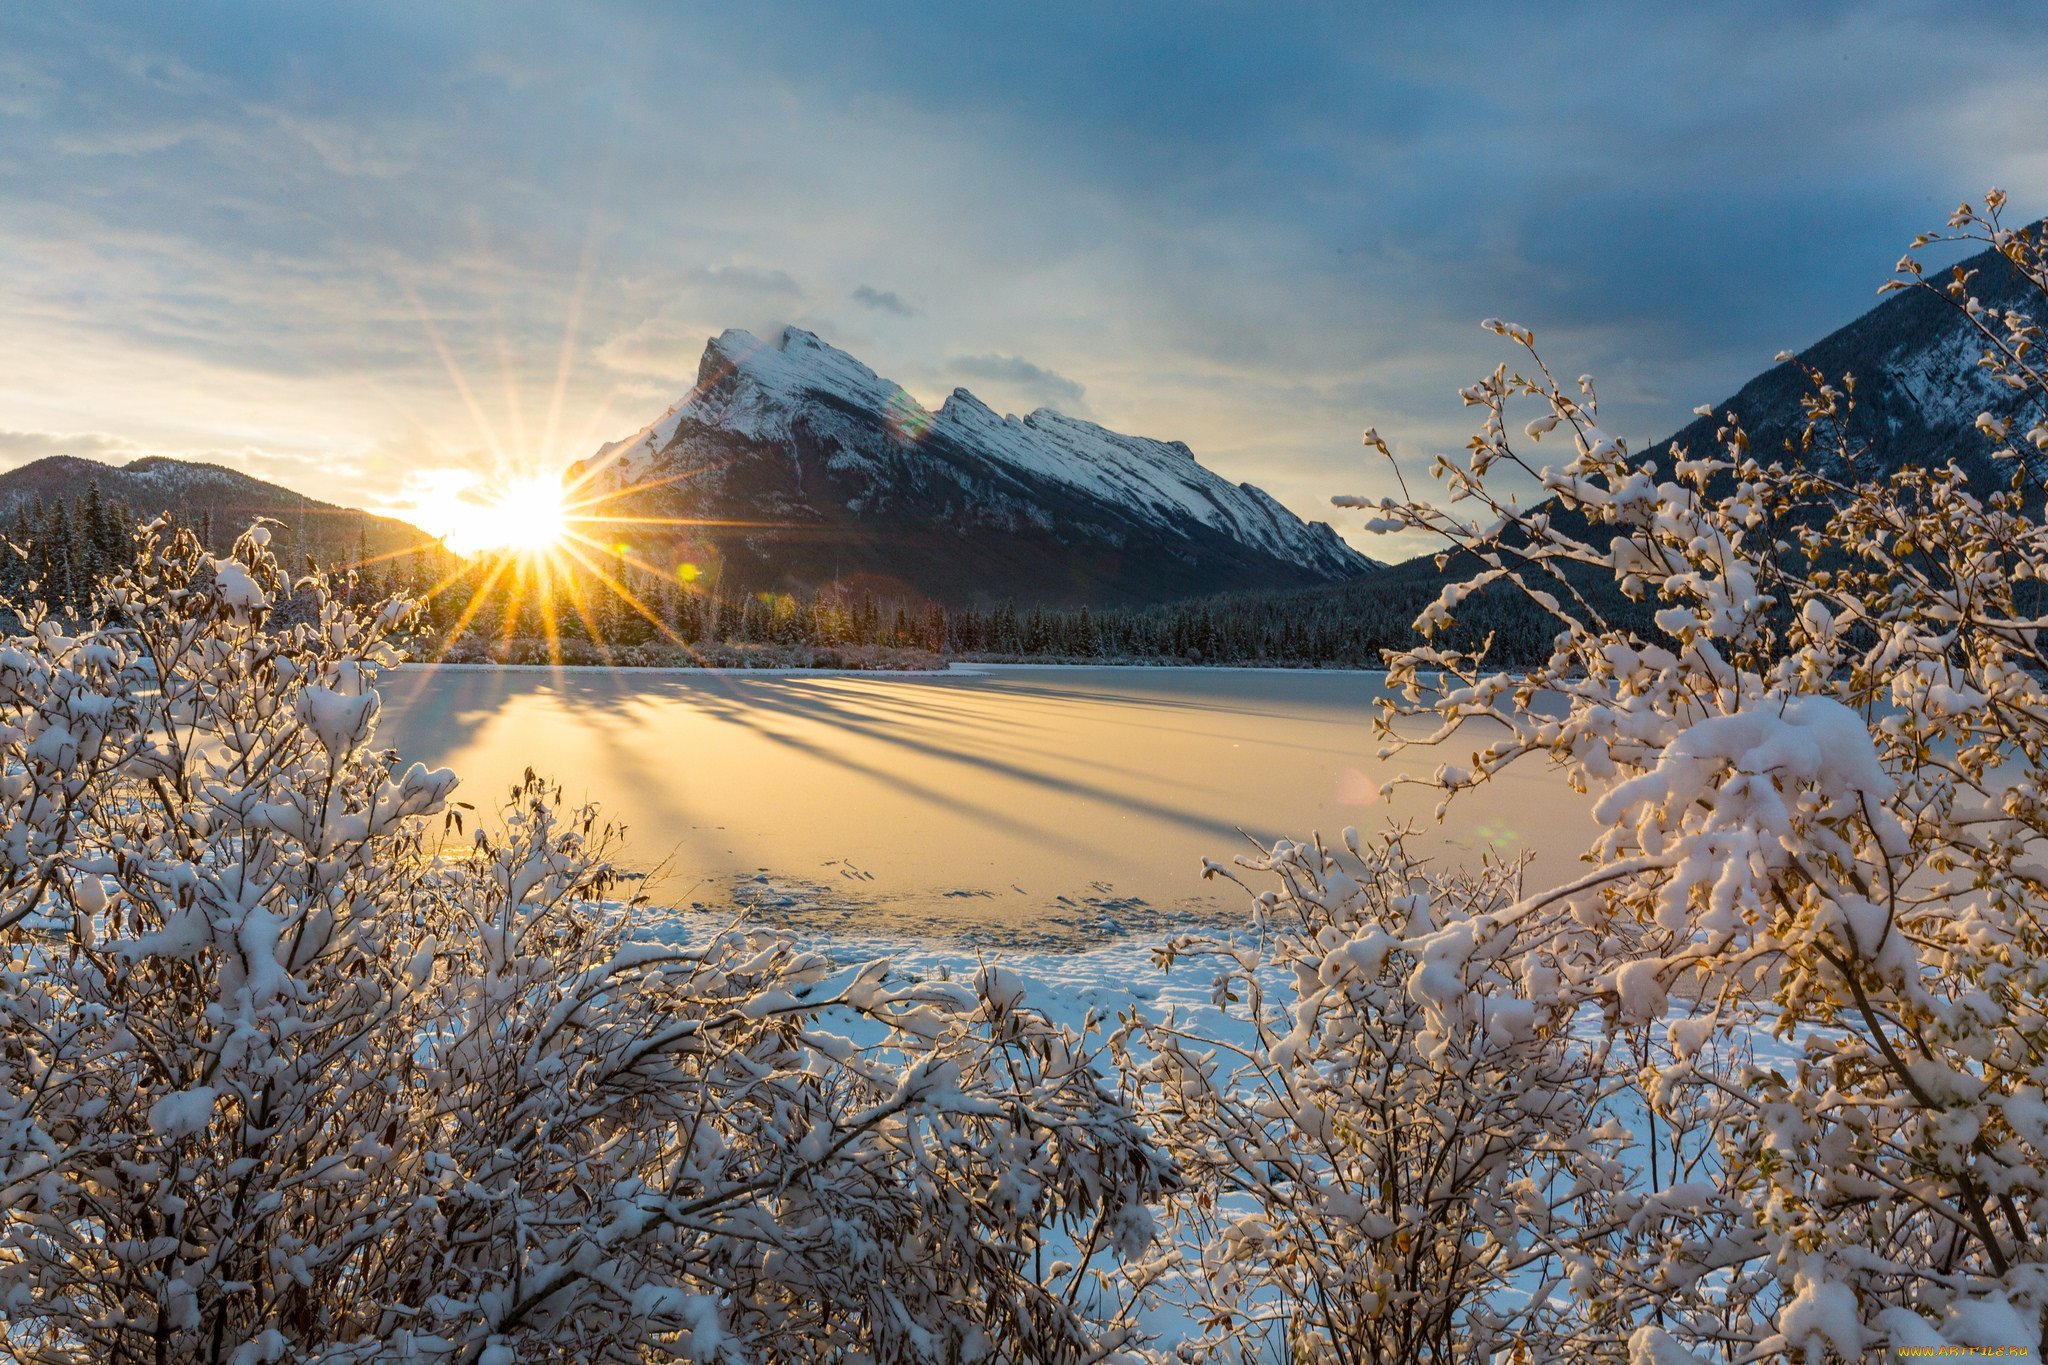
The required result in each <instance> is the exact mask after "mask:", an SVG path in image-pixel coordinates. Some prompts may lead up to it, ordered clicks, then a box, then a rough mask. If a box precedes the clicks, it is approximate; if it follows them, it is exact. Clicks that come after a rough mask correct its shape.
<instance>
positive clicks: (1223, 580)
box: [583, 327, 1374, 601]
mask: <svg viewBox="0 0 2048 1365" xmlns="http://www.w3.org/2000/svg"><path fill="white" fill-rule="evenodd" d="M583 477H584V478H585V479H586V481H588V482H591V483H593V484H595V485H596V486H598V487H599V488H609V489H616V490H630V489H636V488H642V487H645V486H648V485H650V484H651V485H657V486H661V487H664V488H666V489H668V490H670V492H669V494H668V495H667V497H666V498H665V499H664V500H665V501H666V502H667V503H668V504H669V506H668V507H667V508H666V509H665V510H668V511H672V512H673V511H681V510H689V511H693V512H695V513H696V514H697V515H698V516H700V517H702V516H705V515H707V514H709V513H712V512H714V511H715V512H716V514H717V515H719V516H724V517H730V518H736V519H744V518H746V517H748V516H750V515H751V516H755V517H760V516H764V515H765V516H775V517H784V518H790V519H793V520H795V521H799V522H808V523H812V524H815V525H819V526H824V525H833V526H836V527H838V528H839V531H838V533H837V536H836V538H837V541H838V542H839V543H842V544H845V543H850V542H853V541H857V540H859V539H860V536H859V534H858V531H857V530H856V529H855V527H858V526H864V527H866V528H867V529H868V530H870V531H879V529H880V528H881V527H883V526H885V525H887V526H890V527H892V528H894V530H895V531H896V532H898V533H900V534H901V535H905V536H908V537H909V538H910V539H912V540H918V541H923V542H929V541H930V540H931V539H932V538H933V537H934V536H938V535H941V534H946V533H950V535H951V540H952V544H951V545H950V546H949V548H948V549H947V551H946V553H947V554H948V555H950V556H951V559H952V561H953V569H954V570H956V571H957V572H956V573H954V574H953V575H952V576H953V577H956V578H958V579H959V580H960V581H959V582H958V583H957V584H955V585H954V587H956V588H958V589H961V590H964V591H966V592H967V593H968V594H970V595H978V596H984V597H985V596H990V595H1001V592H1002V589H1003V586H1004V582H1005V581H1006V576H1007V580H1008V581H1016V582H1017V583H1018V587H1019V589H1020V590H1021V589H1022V588H1023V586H1024V585H1025V584H1028V583H1033V582H1034V581H1035V582H1036V584H1037V585H1038V588H1043V589H1045V590H1046V591H1050V592H1051V593H1052V597H1053V598H1058V599H1060V600H1088V599H1089V598H1090V597H1091V596H1100V597H1102V598H1103V599H1104V600H1125V601H1129V600H1146V599H1151V600H1163V598H1164V597H1166V596H1175V595H1179V596H1185V595H1190V594H1193V593H1199V592H1203V591H1216V590H1221V589H1224V588H1229V587H1239V586H1261V587H1268V586H1300V585H1303V584H1307V583H1313V582H1329V581H1335V580H1338V579H1343V578H1349V577H1354V576H1356V575H1358V574H1360V573H1363V572H1366V571H1368V570H1370V569H1371V568H1373V567H1374V565H1373V563H1372V561H1370V560H1368V559H1366V558H1365V557H1364V556H1362V555H1360V554H1358V553H1357V552H1356V551H1354V550H1352V549H1351V548H1350V547H1349V546H1348V545H1346V544H1345V543H1344V542H1343V541H1342V540H1341V539H1340V538H1338V536H1337V535H1336V533H1335V532H1334V531H1332V530H1331V529H1330V528H1329V527H1328V526H1326V525H1323V524H1321V523H1305V522H1303V521H1302V520H1301V519H1300V518H1298V517H1296V516H1295V515H1294V514H1293V513H1291V512H1289V511H1288V510H1287V509H1286V508H1285V507H1283V506H1281V505H1280V504H1279V503H1278V502H1277V501H1275V500H1274V499H1273V498H1272V497H1271V496H1269V495H1268V494H1266V493H1265V492H1264V491H1262V490H1260V489H1258V488H1255V487H1253V486H1252V485H1250V484H1232V483H1230V482H1229V481H1228V480H1226V479H1223V478H1221V477H1219V476H1218V475H1216V474H1215V473H1213V472H1211V471H1210V470H1207V469H1205V468H1203V467H1202V466H1201V465H1200V464H1199V463H1198V462H1197V461H1196V460H1195V457H1194V454H1193V452H1192V451H1190V450H1189V449H1188V447H1187V446H1186V445H1185V444H1183V443H1181V442H1178V441H1157V440H1151V439H1148V438H1145V437H1137V436H1126V435H1123V434H1121V433H1118V432H1114V431H1111V430H1109V429H1107V428H1105V427H1102V426H1100V425H1097V424H1096V423H1093V422H1086V421H1082V420H1079V419H1077V418H1072V417H1067V416H1065V415H1063V414H1061V413H1058V412H1055V411H1053V410H1051V409H1049V408H1041V409H1039V410H1038V411H1036V412H1033V413H1031V414H1030V415H1029V416H1027V417H1015V416H1002V415H999V414H997V413H996V412H995V411H994V410H993V409H991V408H989V407H988V406H987V405H986V404H984V403H983V402H981V401H980V400H979V399H977V398H976V397H975V396H974V395H973V394H971V393H969V392H968V391H967V390H965V389H956V390H955V391H954V392H953V394H952V396H951V397H949V398H948V399H947V400H946V401H945V403H943V404H942V405H941V406H940V407H939V409H938V411H937V412H932V411H930V410H929V409H927V408H925V407H924V406H923V405H922V404H920V403H918V402H917V400H915V399H914V398H912V397H911V396H910V395H909V394H908V393H906V392H905V391H904V390H903V389H902V387H901V386H899V385H897V384H896V383H894V382H893V381H891V380H889V379H886V378H883V377H882V376H880V375H877V374H876V373H875V372H874V371H873V370H871V369H869V368H868V367H867V366H866V365H864V364H862V363H861V362H860V361H859V360H857V359H855V358H854V357H853V356H851V355H848V354H847V353H846V352H844V351H841V350H839V349H837V348H836V347H833V346H831V345H829V344H827V343H826V342H824V341H823V340H821V339H819V338H818V337H817V336H816V335H815V334H813V333H810V332H807V331H804V330H802V329H801V328H795V327H791V328H786V329H785V330H784V331H783V332H782V334H781V335H780V336H779V337H778V338H777V339H776V340H775V342H774V343H773V344H769V343H766V342H763V341H761V340H760V339H759V338H757V337H755V336H753V335H751V334H750V333H747V332H743V331H727V332H725V333H723V334H722V335H720V336H718V337H716V338H714V339H713V340H712V341H711V342H710V343H709V345H707V346H706V348H705V351H704V357H703V360H702V362H701V363H700V365H699V369H698V377H697V383H696V385H695V386H694V387H693V388H692V390H691V391H690V393H689V394H688V395H687V396H686V397H685V398H684V399H683V400H682V401H681V402H679V403H677V404H675V405H674V406H672V407H671V408H670V409H669V410H668V411H667V412H665V413H664V414H663V415H662V416H661V417H660V418H658V419H657V420H655V421H654V422H652V423H650V424H648V425H647V426H646V427H644V428H642V429H641V430H640V431H639V432H636V433H635V434H634V435H632V436H630V437H627V438H626V439H625V440H622V441H618V442H614V443H612V444H610V445H607V446H605V447H603V448H602V449H601V450H600V451H599V452H598V454H597V456H596V458H595V459H593V460H592V461H591V462H590V463H589V465H587V466H585V472H584V474H583ZM640 510H642V511H643V512H644V511H646V510H648V509H646V508H642V509H640ZM849 523H851V525H850V524H849ZM969 532H971V534H968V533H969ZM998 536H1007V537H1010V538H1011V539H1012V540H1013V541H1014V542H1015V543H1013V544H1012V545H1009V546H1007V547H1005V546H1002V545H998V544H996V543H995V542H994V541H993V540H992V539H991V538H992V537H998ZM757 539H760V538H758V537H757ZM813 539H817V537H815V536H814V537H813ZM1047 540H1049V541H1051V542H1053V543H1054V544H1053V545H1047V544H1044V543H1038V542H1044V541H1047ZM1027 541H1030V542H1034V543H1033V544H1032V546H1031V547H1030V548H1029V550H1027V549H1026V547H1025V542H1027ZM1055 546H1064V547H1066V548H1067V550H1068V551H1070V552H1073V551H1078V552H1082V553H1083V554H1084V556H1085V555H1086V554H1088V553H1096V552H1102V551H1113V552H1114V554H1115V555H1116V556H1117V559H1118V562H1117V563H1116V564H1115V565H1107V564H1106V563H1105V564H1103V565H1100V566H1097V567H1094V568H1090V567H1087V566H1085V565H1084V566H1081V567H1079V568H1075V569H1074V571H1073V572H1068V573H1064V574H1063V573H1060V572H1055V570H1057V569H1058V568H1059V566H1058V565H1056V564H1050V563H1036V564H1032V565H1031V567H1033V568H1038V569H1041V570H1042V571H1041V572H1039V573H1037V574H1036V575H1033V574H1030V573H1024V572H1023V570H1024V567H1025V565H1026V564H1027V563H1028V562H1030V561H1033V560H1039V561H1043V560H1044V559H1045V558H1046V557H1047V556H1048V555H1055V554H1056V550H1055ZM754 549H755V550H757V551H758V552H759V553H758V554H757V558H760V559H762V560H763V561H764V565H765V561H766V560H767V559H770V558H772V557H773V555H772V553H771V552H770V551H769V550H768V549H767V548H766V547H763V546H760V545H756V546H755V547H754ZM846 553H853V555H854V557H855V558H857V559H861V560H863V561H872V562H864V563H863V565H862V567H864V568H866V569H868V570H871V571H880V572H884V573H888V574H890V575H892V576H895V577H899V578H910V579H916V578H917V577H918V576H919V575H918V574H904V573H898V572H897V569H898V568H899V567H900V565H898V564H897V563H896V559H897V558H899V557H900V556H892V555H891V554H890V553H889V552H888V551H887V550H886V548H885V547H882V546H879V545H867V546H862V547H859V548H858V551H857V552H855V551H848V552H846ZM846 553H842V554H841V555H840V556H839V560H840V562H841V563H842V564H843V561H844V560H845V559H846ZM902 553H903V554H908V555H910V556H912V557H913V558H917V557H919V556H922V557H923V558H922V560H920V565H919V567H920V573H921V574H922V576H923V577H924V578H926V579H929V580H932V581H934V582H936V581H938V579H940V578H944V577H947V575H945V574H938V573H936V570H935V567H934V565H933V564H929V563H924V562H923V560H930V559H932V557H933V555H934V554H935V553H936V551H935V550H934V549H933V547H932V546H931V545H929V544H928V543H927V544H925V545H924V546H923V548H922V549H919V548H915V547H912V548H906V549H904V550H903V552H902ZM799 557H800V558H801V555H800V556H799ZM1068 567H1069V568H1073V566H1072V565H1069V566H1068ZM1077 573H1078V574H1079V576H1080V577H1079V579H1076V577H1075V574H1077ZM1020 574H1021V575H1022V576H1021V579H1020ZM756 576H757V577H758V576H759V575H758V574H757V575H756ZM1082 580H1087V581H1082ZM1094 580H1102V581H1094ZM1097 589H1100V591H1099V592H1098V591H1096V590H1097ZM927 590H928V589H927ZM1034 590H1036V589H1034ZM934 595H935V596H943V595H944V594H939V593H934ZM953 595H954V596H959V595H960V592H958V591H956V592H954V593H953ZM1048 600H1051V598H1048Z"/></svg>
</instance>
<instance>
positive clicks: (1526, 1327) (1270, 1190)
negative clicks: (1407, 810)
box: [1119, 830, 1629, 1365]
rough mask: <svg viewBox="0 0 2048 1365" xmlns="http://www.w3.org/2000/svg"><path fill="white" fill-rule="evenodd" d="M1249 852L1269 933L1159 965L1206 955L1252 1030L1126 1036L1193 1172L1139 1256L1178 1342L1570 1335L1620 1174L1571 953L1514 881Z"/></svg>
mask: <svg viewBox="0 0 2048 1365" xmlns="http://www.w3.org/2000/svg"><path fill="white" fill-rule="evenodd" d="M1240 861H1241V862H1242V864H1243V866H1244V867H1245V868H1246V869H1248V872H1249V874H1250V875H1251V876H1252V877H1253V878H1254V879H1255V880H1254V881H1252V882H1247V883H1246V885H1247V889H1253V890H1254V891H1255V895H1256V900H1255V906H1256V923H1255V926H1254V928H1255V930H1256V933H1257V935H1258V940H1257V944H1255V943H1248V942H1247V941H1246V940H1245V939H1243V938H1241V937H1239V938H1232V939H1222V940H1215V939H1209V940H1205V939H1202V938H1198V937H1186V938H1180V939H1176V940H1174V941H1172V942H1170V943H1169V944H1167V945H1166V946H1165V947H1164V948H1162V949H1161V951H1160V955H1159V956H1160V959H1161V962H1162V965H1165V966H1168V967H1172V966H1174V965H1175V964H1176V963H1178V962H1180V961H1182V960H1190V961H1193V962H1195V963H1199V962H1201V961H1204V960H1208V961H1212V962H1215V963H1216V964H1217V965H1218V970H1217V972H1216V976H1215V991H1216V1003H1217V1004H1218V1005H1219V1006H1220V1007H1221V1008H1222V1009H1224V1011H1225V1012H1226V1013H1241V1015H1242V1018H1243V1019H1244V1020H1245V1021H1246V1025H1247V1027H1246V1029H1245V1030H1243V1031H1242V1032H1241V1033H1240V1035H1239V1036H1237V1037H1234V1038H1227V1037H1217V1036H1213V1035H1214V1034H1215V1033H1216V1032H1217V1031H1216V1030H1213V1029H1211V1028H1198V1027H1191V1026H1190V1025H1189V1023H1187V1022H1185V1021H1181V1020H1176V1019H1174V1018H1170V1017H1169V1018H1168V1019H1166V1020H1164V1021H1162V1022H1159V1023H1156V1024H1153V1025H1150V1026H1146V1027H1141V1028H1134V1029H1131V1030H1129V1031H1127V1033H1126V1034H1125V1035H1124V1036H1123V1037H1122V1038H1121V1039H1120V1040H1119V1041H1120V1042H1122V1043H1124V1044H1125V1045H1124V1046H1123V1047H1122V1048H1121V1050H1120V1059H1121V1060H1122V1062H1123V1064H1124V1066H1125V1068H1126V1074H1127V1078H1128V1082H1129V1083H1130V1084H1131V1085H1132V1086H1133V1087H1134V1089H1135V1090H1136V1092H1137V1093H1139V1094H1141V1095H1143V1096H1144V1097H1145V1099H1146V1103H1147V1113H1148V1114H1149V1115H1150V1116H1151V1118H1152V1120H1153V1122H1154V1124H1155V1125H1156V1127H1157V1128H1158V1131H1159V1134H1160V1138H1161V1140H1162V1141H1163V1142H1165V1143H1166V1144H1167V1147H1168V1149H1169V1150H1170V1151H1171V1152H1172V1154H1173V1156H1174V1158H1175V1160H1176V1162H1177V1163H1178V1164H1179V1166H1180V1168H1181V1170H1182V1173H1183V1175H1184V1177H1185V1179H1186V1182H1187V1183H1186V1197H1184V1198H1182V1199H1179V1200H1176V1201H1174V1217H1175V1232H1176V1236H1175V1237H1174V1239H1173V1241H1172V1245H1171V1246H1170V1248H1169V1249H1168V1250H1167V1251H1166V1252H1164V1253H1163V1254H1162V1255H1161V1256H1160V1257H1159V1258H1158V1259H1157V1260H1156V1261H1155V1262H1154V1263H1153V1264H1152V1265H1150V1266H1148V1267H1146V1273H1147V1275H1148V1276H1149V1277H1151V1278H1153V1279H1154V1281H1155V1283H1156V1284H1157V1285H1158V1289H1159V1292H1160V1293H1161V1294H1163V1295H1166V1296H1168V1297H1181V1298H1183V1299H1184V1300H1185V1301H1186V1306H1187V1308H1188V1309H1189V1310H1190V1317H1191V1318H1192V1320H1193V1321H1195V1322H1196V1323H1198V1324H1199V1325H1200V1327H1201V1329H1202V1331H1201V1334H1200V1336H1199V1337H1198V1338H1196V1339H1194V1340H1190V1341H1187V1342H1183V1343H1182V1344H1181V1347H1180V1349H1181V1351H1182V1352H1183V1353H1184V1354H1185V1353H1197V1352H1199V1353H1202V1354H1203V1355H1204V1356H1205V1357H1207V1358H1220V1359H1225V1360H1243V1361H1246V1362H1252V1361H1266V1360H1293V1361H1301V1362H1314V1363H1316V1365H1320V1363H1322V1362H1351V1361H1359V1362H1368V1361H1369V1362H1387V1363H1389V1365H1391V1362H1402V1361H1448V1360H1468V1359H1470V1360H1485V1359H1490V1358H1492V1357H1493V1356H1494V1355H1495V1354H1496V1353H1505V1352H1506V1351H1508V1350H1509V1349H1511V1348H1512V1347H1513V1346H1514V1344H1515V1343H1517V1342H1529V1341H1543V1340H1549V1339H1553V1338H1555V1337H1557V1336H1559V1335H1560V1331H1559V1328H1558V1324H1557V1321H1556V1320H1557V1319H1558V1317H1559V1316H1560V1313H1559V1309H1558V1306H1557V1304H1555V1303H1554V1302H1553V1301H1552V1299H1551V1298H1550V1295H1549V1291H1550V1290H1552V1289H1555V1288H1559V1287H1561V1286H1562V1285H1563V1284H1564V1283H1565V1282H1566V1281H1567V1280H1568V1279H1569V1278H1570V1277H1572V1276H1573V1275H1574V1274H1579V1273H1582V1272H1584V1271H1585V1270H1586V1269H1587V1259H1586V1257H1585V1256H1584V1255H1583V1253H1582V1250H1581V1243H1582V1241H1583V1235H1582V1234H1583V1232H1584V1230H1585V1229H1586V1228H1588V1227H1589V1226H1595V1225H1598V1224H1600V1223H1601V1221H1602V1220H1603V1219H1605V1218H1607V1217H1608V1211H1609V1207H1610V1205H1611V1204H1612V1202H1613V1198H1614V1196H1615V1195H1616V1194H1618V1193H1620V1192H1621V1191H1622V1190H1623V1187H1624V1186H1625V1184H1626V1182H1627V1180H1628V1169H1629V1168H1628V1166H1627V1164H1626V1162H1625V1160H1624V1153H1623V1152H1622V1151H1621V1148H1622V1145H1623V1144H1622V1137H1623V1134H1622V1132H1621V1130H1620V1129H1618V1128H1616V1127H1614V1126H1613V1125H1611V1124H1608V1123H1607V1122H1605V1121H1604V1120H1603V1119H1602V1117H1601V1116H1600V1114H1599V1112H1598V1109H1599V1101H1600V1098H1601V1095H1600V1088H1599V1087H1600V1082H1601V1080H1602V1078H1603V1077H1604V1075H1605V1074H1606V1067H1605V1065H1604V1062H1605V1060H1606V1059H1605V1057H1604V1054H1603V1052H1602V1050H1601V1049H1599V1048H1593V1049H1589V1048H1586V1047H1583V1046H1581V1042H1580V1040H1579V1039H1578V1038H1576V1037H1574V1036H1573V1034H1572V1032H1571V1027H1570V1026H1571V1022H1572V1021H1571V1014H1572V1004H1571V1002H1570V998H1569V995H1568V993H1566V992H1562V991H1560V990H1557V989H1556V988H1555V984H1554V983H1555V982H1556V980H1557V978H1558V976H1559V967H1558V965H1557V963H1556V961H1555V959H1554V954H1553V951H1552V950H1553V949H1554V948H1555V947H1556V946H1557V945H1555V944H1554V943H1546V942H1544V941H1543V939H1542V938H1541V937H1540V934H1539V933H1537V932H1532V930H1534V929H1535V928H1536V926H1534V925H1527V924H1521V923H1517V922H1516V921H1514V920H1513V919H1512V918H1509V917H1506V916H1504V915H1503V914H1502V913H1501V912H1502V911H1504V910H1505V909H1506V908H1507V907H1508V906H1509V905H1511V904H1512V903H1513V902H1514V899H1515V898H1514V891H1515V889H1516V888H1517V886H1518V884H1519V882H1518V878H1517V876H1516V873H1517V870H1518V869H1516V868H1514V867H1511V866H1502V865H1494V866H1490V867H1488V868H1486V869H1484V870H1483V871H1482V872H1480V873H1479V874H1478V875H1476V876H1471V875H1460V876H1453V877H1449V878H1445V877H1441V876H1437V875H1432V874H1431V873H1430V872H1429V871H1428V869H1426V868H1425V867H1424V866H1423V865H1422V864H1421V863H1420V862H1418V861H1417V860H1415V859H1413V858H1411V857H1410V856H1409V855H1408V854H1407V853H1406V851H1405V850H1404V849H1403V847H1402V845H1401V841H1400V840H1399V839H1398V838H1396V839H1389V840H1386V841H1383V842H1381V843H1378V844H1375V845H1372V846H1368V847H1361V846H1360V845H1359V843H1358V838H1357V834H1356V832H1355V831H1350V830H1347V831H1345V836H1344V847H1343V848H1330V847H1327V846H1325V845H1323V844H1322V843H1321V842H1316V843H1311V844H1292V843H1284V842H1283V843H1281V844H1279V845H1277V846H1275V847H1274V848H1273V849H1272V850H1271V851H1270V852H1269V853H1268V854H1267V855H1266V856H1264V857H1259V858H1248V859H1243V860H1240ZM1212 870H1213V871H1215V872H1218V873H1221V874H1223V875H1226V876H1230V877H1232V878H1233V879H1240V878H1239V874H1237V873H1233V872H1230V871H1228V870H1227V869H1223V868H1220V867H1215V868H1213V869H1212ZM1268 881H1270V882H1272V883H1274V884H1275V886H1274V888H1273V889H1256V888H1257V887H1259V886H1260V885H1262V884H1264V883H1266V882H1268ZM1258 944H1262V945H1263V951H1262V950H1261V947H1260V946H1257V945H1258Z"/></svg>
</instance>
